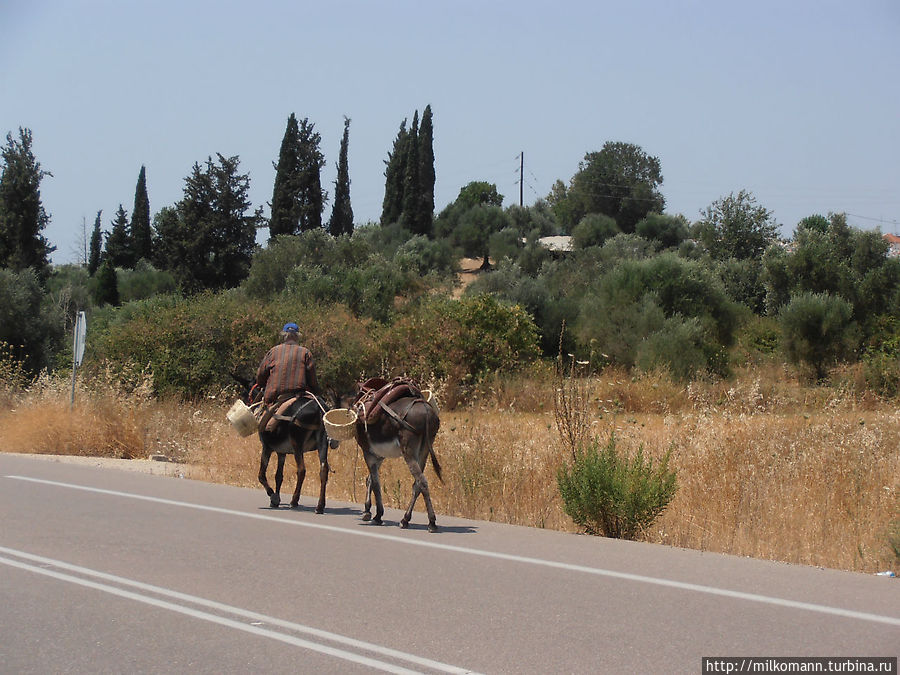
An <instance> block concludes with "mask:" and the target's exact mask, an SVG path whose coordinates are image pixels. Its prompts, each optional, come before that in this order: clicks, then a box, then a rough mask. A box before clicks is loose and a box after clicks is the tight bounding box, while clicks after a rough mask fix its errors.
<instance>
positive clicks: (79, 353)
mask: <svg viewBox="0 0 900 675" xmlns="http://www.w3.org/2000/svg"><path fill="white" fill-rule="evenodd" d="M86 335H87V317H86V316H85V315H84V312H78V316H77V317H76V318H75V342H74V344H73V345H72V400H71V401H70V403H69V408H73V407H74V406H75V371H76V370H77V369H78V366H80V365H81V360H82V359H83V358H84V339H85V337H86Z"/></svg>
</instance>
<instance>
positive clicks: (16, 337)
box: [0, 268, 64, 374]
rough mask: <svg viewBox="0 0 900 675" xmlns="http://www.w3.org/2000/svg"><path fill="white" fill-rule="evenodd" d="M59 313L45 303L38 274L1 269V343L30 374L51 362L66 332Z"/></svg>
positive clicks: (29, 270) (31, 270)
mask: <svg viewBox="0 0 900 675" xmlns="http://www.w3.org/2000/svg"><path fill="white" fill-rule="evenodd" d="M63 326H64V324H63V321H62V320H61V317H60V316H59V313H58V312H57V311H56V310H55V309H54V308H53V307H50V306H49V305H48V304H47V303H45V302H44V295H43V291H42V289H41V284H40V280H39V279H38V275H37V274H36V273H35V272H34V270H33V269H32V268H27V269H24V270H21V271H14V270H11V269H0V342H5V343H6V344H7V345H8V349H9V350H11V356H13V357H14V358H15V359H16V360H18V361H20V362H21V363H22V364H23V366H24V368H25V369H26V370H27V371H28V372H29V373H32V374H34V373H37V372H38V371H39V370H40V369H41V368H45V367H47V366H49V365H50V364H51V363H52V357H53V351H54V348H55V347H56V346H57V344H58V343H59V341H60V339H61V337H62V332H63Z"/></svg>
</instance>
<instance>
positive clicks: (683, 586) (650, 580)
mask: <svg viewBox="0 0 900 675" xmlns="http://www.w3.org/2000/svg"><path fill="white" fill-rule="evenodd" d="M6 478H11V479H14V480H24V481H30V482H33V483H41V484H44V485H54V486H57V487H64V488H70V489H73V490H84V491H86V492H94V493H98V494H106V495H112V496H115V497H126V498H129V499H137V500H142V501H148V502H154V503H157V504H166V505H169V506H178V507H182V508H190V509H197V510H200V511H209V512H213V513H221V514H225V515H230V516H239V517H242V518H254V519H258V520H267V521H271V522H276V523H281V524H283V525H296V526H299V527H308V528H311V529H317V530H325V531H327V532H335V533H339V534H345V535H346V534H349V535H355V536H358V537H372V538H375V539H379V540H382V541H391V542H396V543H401V544H406V545H407V546H422V547H425V548H433V549H438V550H442V551H452V552H454V553H463V554H467V555H474V556H480V557H483V558H494V559H496V560H508V561H510V562H518V563H525V564H529V565H539V566H543V567H551V568H554V569H561V570H566V571H569V572H581V573H584V574H594V575H597V576H604V577H611V578H615V579H624V580H626V581H634V582H638V583H644V584H653V585H656V586H664V587H667V588H677V589H680V590H684V591H691V592H694V593H705V594H708V595H718V596H721V597H726V598H732V599H736V600H746V601H749V602H759V603H762V604H766V605H773V606H776V607H787V608H790V609H801V610H804V611H808V612H817V613H819V614H829V615H832V616H840V617H843V618H846V619H857V620H861V621H873V622H876V623H883V624H887V625H890V626H900V618H898V617H893V616H884V615H881V614H871V613H869V612H858V611H855V610H851V609H844V608H841V607H829V606H828V605H818V604H814V603H809V602H799V601H797V600H787V599H785V598H776V597H773V596H768V595H760V594H757V593H744V592H742V591H732V590H728V589H726V588H716V587H715V586H704V585H701V584H691V583H686V582H683V581H674V580H672V579H663V578H660V577H650V576H644V575H641V574H630V573H628V572H618V571H616V570H606V569H602V568H599V567H587V566H585V565H573V564H570V563H563V562H556V561H554V560H543V559H541V558H529V557H526V556H519V555H513V554H510V553H497V552H494V551H483V550H480V549H476V548H468V547H465V546H453V545H451V544H440V543H437V542H432V541H423V540H421V539H412V538H407V537H398V536H394V535H386V534H380V533H376V532H371V531H368V530H348V529H346V528H342V527H337V526H335V525H323V524H320V523H308V522H301V521H297V520H285V519H284V518H278V517H275V516H267V515H264V514H260V513H246V512H243V511H234V510H232V509H223V508H220V507H217V506H207V505H205V504H191V503H190V502H180V501H175V500H172V499H163V498H161V497H147V496H145V495H138V494H133V493H130V492H119V491H116V490H104V489H101V488H93V487H88V486H84V485H75V484H72V483H60V482H57V481H51V480H44V479H42V478H30V477H28V476H6Z"/></svg>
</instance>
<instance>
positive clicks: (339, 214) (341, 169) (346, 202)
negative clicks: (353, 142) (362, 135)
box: [328, 117, 353, 237]
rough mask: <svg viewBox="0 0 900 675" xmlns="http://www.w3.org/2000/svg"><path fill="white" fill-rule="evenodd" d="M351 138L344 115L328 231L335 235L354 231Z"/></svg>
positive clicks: (348, 121)
mask: <svg viewBox="0 0 900 675" xmlns="http://www.w3.org/2000/svg"><path fill="white" fill-rule="evenodd" d="M349 140H350V118H349V117H344V136H343V138H341V151H340V154H339V156H338V164H337V178H335V181H334V206H333V207H332V209H331V220H330V221H329V222H328V231H329V232H330V233H331V235H332V236H333V237H337V236H339V235H341V234H350V233H352V232H353V208H352V207H351V206H350V170H349V168H348V166H347V146H348V145H349Z"/></svg>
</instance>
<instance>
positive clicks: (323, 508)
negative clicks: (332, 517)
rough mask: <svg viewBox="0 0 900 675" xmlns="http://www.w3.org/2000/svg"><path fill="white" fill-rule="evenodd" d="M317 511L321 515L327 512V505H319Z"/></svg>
mask: <svg viewBox="0 0 900 675" xmlns="http://www.w3.org/2000/svg"><path fill="white" fill-rule="evenodd" d="M316 513H318V514H319V515H320V516H321V515H322V514H323V513H325V507H324V506H317V507H316Z"/></svg>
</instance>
